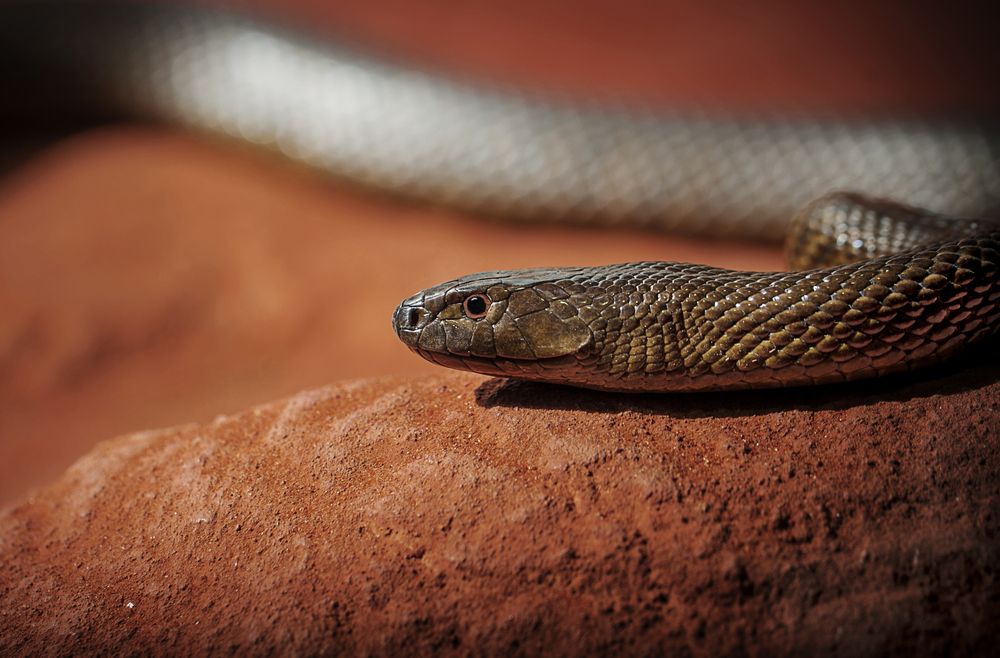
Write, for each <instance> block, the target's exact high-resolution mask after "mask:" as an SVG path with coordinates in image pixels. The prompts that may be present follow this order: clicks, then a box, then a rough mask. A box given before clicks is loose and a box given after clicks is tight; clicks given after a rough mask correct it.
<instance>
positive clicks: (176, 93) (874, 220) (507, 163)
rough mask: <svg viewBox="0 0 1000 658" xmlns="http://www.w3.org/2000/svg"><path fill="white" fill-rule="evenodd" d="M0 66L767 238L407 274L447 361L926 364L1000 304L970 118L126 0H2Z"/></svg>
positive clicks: (695, 382) (117, 101) (374, 179)
mask: <svg viewBox="0 0 1000 658" xmlns="http://www.w3.org/2000/svg"><path fill="white" fill-rule="evenodd" d="M0 85H2V86H3V88H4V89H6V90H8V92H9V93H8V99H9V100H8V101H7V102H5V104H4V105H5V106H4V108H3V109H2V112H3V114H4V115H5V116H9V115H13V116H14V117H18V118H20V119H21V120H38V119H39V117H51V116H56V115H60V116H63V115H64V116H69V115H72V116H73V117H74V118H77V117H82V118H86V119H93V118H102V119H103V118H106V117H122V116H124V117H137V118H141V119H146V120H153V121H162V122H167V123H170V124H172V125H177V126H182V127H184V128H187V129H190V130H192V131H196V132H199V133H203V134H207V135H211V136H214V137H217V138H221V139H229V140H238V141H241V142H244V143H250V144H254V145H256V146H258V147H260V148H263V149H268V150H270V151H272V152H275V153H279V154H281V155H282V156H283V157H286V158H288V159H291V160H295V161H298V162H301V163H304V164H306V165H308V166H310V167H314V168H316V169H319V170H321V171H323V172H326V173H328V174H330V175H331V176H334V177H336V178H339V179H343V180H349V181H352V182H354V183H357V184H359V185H361V186H364V187H369V188H374V189H377V190H382V191H384V192H388V193H391V194H393V195H398V196H401V197H407V198H412V199H417V200H421V201H427V202H431V203H435V204H440V205H445V206H450V207H455V208H459V209H463V210H469V211H473V212H475V213H481V214H486V215H492V216H499V217H505V218H511V219H514V220H520V221H548V222H564V223H573V224H581V225H596V226H609V225H626V226H635V227H642V228H647V229H652V230H665V231H677V232H686V233H696V234H702V235H710V236H726V237H731V236H739V237H744V238H747V239H757V240H762V239H763V240H772V241H774V240H778V239H781V238H782V237H784V238H785V240H786V245H787V251H788V255H789V265H790V269H789V270H788V271H784V272H740V271H731V270H726V269H720V268H714V267H708V266H704V265H697V264H684V263H669V262H637V263H625V264H615V265H607V266H601V267H562V268H534V269H525V270H508V271H493V272H481V273H476V274H470V275H467V276H463V277H460V278H457V279H454V280H451V281H448V282H445V283H442V284H440V285H437V286H434V287H431V288H427V289H426V290H423V291H420V292H418V293H417V294H415V295H412V296H410V297H408V298H407V299H405V300H403V302H402V303H401V304H400V305H399V306H398V307H397V308H396V309H395V311H394V312H393V314H392V324H393V329H394V331H395V332H396V334H397V335H398V336H399V338H400V339H401V340H402V342H403V343H404V344H405V345H406V346H408V347H409V348H411V349H412V350H413V351H414V352H416V353H417V354H419V355H420V356H422V357H424V358H426V359H428V360H429V361H432V362H434V363H437V364H440V365H443V366H446V367H450V368H458V369H462V370H469V371H474V372H479V373H483V374H489V375H495V376H503V377H512V378H519V379H526V380H533V381H541V382H552V383H560V384H568V385H573V386H579V387H585V388H593V389H600V390H609V391H632V392H674V391H702V390H727V389H740V388H766V387H783V386H799V385H811V384H823V383H832V382H842V381H851V380H856V379H861V378H866V377H874V376H881V375H886V374H891V373H895V372H900V371H907V370H912V369H915V368H919V367H923V366H926V365H928V364H931V363H936V362H939V361H941V360H943V359H946V358H948V357H949V356H950V355H952V354H954V353H956V352H958V351H960V350H963V349H966V348H968V347H970V346H973V345H976V344H980V343H983V342H985V341H988V340H990V339H991V338H992V337H993V336H994V335H995V334H996V333H997V331H998V327H1000V310H998V305H1000V301H998V299H1000V284H998V275H997V265H998V263H1000V256H998V250H1000V225H998V223H997V221H996V219H995V218H996V217H997V215H998V211H1000V126H998V123H997V122H996V121H992V120H989V119H987V120H976V119H967V118H966V119H941V118H937V119H928V118H869V117H846V118H840V119H838V118H834V117H822V118H816V117H810V116H801V115H788V116H743V115H738V114H726V113H719V112H696V111H686V112H680V111H677V112H671V111H667V110H663V109H657V108H654V109H651V108H643V107H619V106H617V105H614V104H607V103H601V102H589V101H586V100H581V99H576V98H572V99H568V98H563V97H560V96H558V95H555V94H551V95H542V94H533V93H529V92H523V91H520V90H516V89H510V88H506V87H502V86H499V85H497V86H490V85H485V84H481V83H475V82H470V81H467V80H462V79H456V78H453V77H447V76H442V75H438V74H436V73H434V72H429V71H424V70H420V69H417V68H412V67H409V66H404V65H400V64H398V63H396V62H393V61H390V60H387V59H384V58H379V57H375V56H372V55H369V54H367V53H365V52H363V50H362V49H358V48H354V47H351V46H345V45H343V44H338V43H332V42H330V40H328V39H323V38H318V37H316V36H314V35H310V34H308V33H306V32H304V31H302V30H301V29H298V28H293V27H290V26H287V25H283V24H280V23H276V22H274V21H265V20H260V19H259V18H254V17H249V16H245V15H243V14H240V13H238V12H233V11H229V10H220V9H212V8H207V7H197V6H183V5H176V4H156V3H128V2H92V1H90V2H58V1H56V2H53V1H52V0H42V1H38V2H31V1H24V0H22V1H16V2H8V3H5V4H4V6H3V7H2V8H0ZM358 285H359V286H361V287H363V280H361V281H359V282H358Z"/></svg>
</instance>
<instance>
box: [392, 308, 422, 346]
mask: <svg viewBox="0 0 1000 658" xmlns="http://www.w3.org/2000/svg"><path fill="white" fill-rule="evenodd" d="M429 319H430V313H428V312H427V311H426V310H424V308H423V307H422V306H413V305H410V304H407V303H406V302H403V303H402V304H400V305H399V306H398V307H397V308H396V311H395V312H394V313H393V314H392V328H393V329H394V330H395V331H396V335H397V336H399V338H400V340H402V341H403V342H404V343H406V344H407V345H414V346H415V345H416V343H417V340H418V339H419V338H420V330H421V329H423V328H424V327H425V326H427V322H428V320H429Z"/></svg>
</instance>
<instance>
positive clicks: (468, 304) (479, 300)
mask: <svg viewBox="0 0 1000 658" xmlns="http://www.w3.org/2000/svg"><path fill="white" fill-rule="evenodd" d="M488 308H489V304H488V303H487V302H486V298H485V297H483V296H482V295H472V296H471V297H468V298H467V299H466V300H465V313H466V314H467V315H468V316H469V317H471V318H481V317H483V316H484V315H486V309H488Z"/></svg>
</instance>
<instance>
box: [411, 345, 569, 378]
mask: <svg viewBox="0 0 1000 658" xmlns="http://www.w3.org/2000/svg"><path fill="white" fill-rule="evenodd" d="M410 349H412V350H413V351H414V352H416V353H417V354H419V355H420V356H422V357H423V358H425V359H427V360H428V361H430V362H431V363H436V364H438V365H440V366H444V367H445V368H452V369H454V370H470V371H472V372H476V373H479V374H481V375H494V376H497V377H512V376H513V377H526V376H530V375H532V374H536V373H541V372H543V371H545V370H548V369H552V368H556V367H559V366H562V365H563V364H567V363H574V362H575V361H576V359H575V357H573V356H561V357H552V358H536V359H506V358H496V359H490V358H486V357H481V356H473V355H469V356H459V355H456V354H443V353H441V352H431V351H428V350H424V349H420V348H418V347H411V348H410Z"/></svg>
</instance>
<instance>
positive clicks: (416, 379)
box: [0, 0, 1000, 655]
mask: <svg viewBox="0 0 1000 658" xmlns="http://www.w3.org/2000/svg"><path fill="white" fill-rule="evenodd" d="M237 4H254V5H258V4H261V3H260V2H256V1H255V0H247V1H246V2H237ZM264 4H269V3H267V2H265V3H264ZM277 5H278V3H273V5H272V6H271V8H270V9H268V8H267V7H264V8H263V9H264V11H273V12H276V11H278V10H276V9H275V8H274V7H276V6H277ZM701 6H702V5H697V7H701ZM697 7H696V6H695V5H694V4H690V3H681V2H677V3H674V2H669V3H646V2H642V1H632V0H626V1H625V2H619V3H615V9H614V11H611V10H610V9H609V8H608V6H604V5H602V4H601V3H599V2H595V3H591V2H586V3H580V2H576V1H573V2H562V1H561V0H545V1H544V2H541V1H534V0H532V1H528V0H510V1H509V2H504V3H495V2H488V1H486V0H472V1H471V2H467V3H460V5H456V3H454V2H451V0H427V1H426V2H421V3H409V2H406V1H405V0H365V1H363V2H353V1H346V0H345V1H344V2H337V3H326V2H315V1H314V0H291V1H289V2H284V3H281V10H280V11H282V12H288V14H289V15H290V16H292V17H293V18H297V19H298V20H308V21H309V22H311V23H312V24H315V25H317V26H319V27H320V29H323V30H329V31H330V32H338V33H345V34H348V35H353V36H355V37H356V38H359V39H361V40H363V41H367V42H371V43H374V44H376V45H377V49H381V50H384V51H386V52H389V53H394V54H397V55H400V56H403V57H409V58H413V59H414V60H416V61H418V62H423V63H426V64H428V65H430V66H433V67H441V68H444V69H448V70H455V71H459V72H461V73H463V74H467V75H470V76H473V77H481V78H487V79H493V80H499V81H502V82H507V83H511V84H515V85H518V86H528V87H539V88H545V87H551V86H556V87H560V88H564V89H567V90H569V91H570V92H573V93H581V94H585V95H595V94H596V95H609V96H613V97H615V98H623V99H633V100H635V99H648V100H652V101H653V102H655V103H662V104H666V105H673V104H678V103H679V104H681V105H685V104H687V105H691V104H717V105H722V106H725V107H735V108H740V107H743V108H753V109H764V110H769V109H776V108H782V107H804V108H808V109H811V110H814V111H828V110H829V111H834V110H840V111H844V110H847V111H850V110H875V111H898V110H900V109H906V110H914V111H919V110H924V111H928V110H929V111H934V110H942V111H952V110H954V109H956V108H958V109H963V108H965V109H968V108H990V107H993V108H995V107H998V106H1000V102H998V99H1000V96H998V95H1000V91H998V88H997V86H996V85H994V84H992V82H993V79H994V77H995V72H996V70H997V66H998V65H1000V56H998V52H1000V50H998V49H997V48H996V47H994V46H993V45H992V44H993V42H994V41H995V38H994V35H993V31H992V30H991V28H992V26H993V24H994V22H992V21H989V20H985V18H984V17H980V16H977V15H976V14H975V12H974V11H973V10H972V9H971V5H968V6H952V7H948V8H947V9H944V8H941V9H939V8H936V6H934V7H932V6H931V5H929V4H927V3H918V4H917V5H914V4H913V3H909V2H900V3H895V4H893V3H880V4H879V5H878V6H877V7H876V6H873V5H871V3H826V4H823V5H820V4H817V3H812V4H803V3H774V4H768V5H766V6H765V5H755V7H754V10H753V11H752V12H751V11H748V10H746V9H745V3H738V2H731V3H723V4H722V5H718V4H717V5H713V7H712V8H707V9H698V8H697ZM942 7H944V6H943V5H942ZM14 137H19V136H17V135H15V136H14ZM13 141H16V140H8V139H6V138H5V139H4V140H3V145H4V146H5V147H7V146H9V145H10V144H11V143H13ZM0 156H2V162H3V165H4V170H3V173H4V176H3V179H2V180H0V308H2V309H3V313H2V314H0V502H3V503H7V504H8V505H9V507H8V509H7V511H6V512H4V513H3V514H2V515H0V654H4V655H6V654H8V653H14V652H17V653H24V652H32V653H42V652H43V653H76V652H79V651H82V650H84V649H95V650H96V649H99V648H102V649H112V650H114V649H117V650H119V651H126V650H132V649H138V648H150V649H153V650H159V651H169V652H172V653H186V652H189V651H194V650H195V649H198V650H204V649H206V648H208V649H216V650H217V651H219V652H222V651H228V650H230V649H231V648H234V647H235V648H237V649H240V650H243V651H245V652H255V653H263V652H264V650H265V649H267V648H276V649H278V648H280V649H281V650H282V651H283V652H289V651H290V650H292V649H295V648H299V649H301V650H302V651H318V650H321V649H324V648H326V649H331V650H332V649H337V648H343V649H357V650H361V649H369V650H371V651H372V652H374V653H392V652H395V650H397V649H403V650H411V651H412V650H420V649H426V648H431V647H441V648H444V649H449V650H454V651H455V652H463V651H466V650H471V649H472V648H474V647H482V648H484V649H485V650H486V651H492V652H494V653H518V652H519V651H520V652H529V651H530V652H536V653H537V652H538V651H541V650H542V649H552V648H557V649H561V650H562V651H563V652H564V653H573V652H583V651H589V652H597V651H610V650H630V651H632V652H634V653H639V652H642V651H644V650H652V649H654V648H657V649H658V648H677V649H678V651H679V652H680V651H681V650H682V649H686V650H690V653H692V654H696V655H714V654H717V653H720V652H723V653H741V652H742V651H744V650H745V651H746V652H748V653H756V654H761V655H766V654H774V653H800V654H808V653H810V652H811V651H812V650H813V649H815V650H817V651H819V650H825V651H826V652H833V651H837V652H839V653H840V654H842V655H854V654H855V653H859V652H860V653H883V652H894V653H906V654H908V653H910V652H921V653H948V652H949V651H950V653H951V654H952V655H961V654H964V653H977V652H978V653H989V651H990V649H991V648H992V647H994V646H995V645H996V643H997V642H996V641H997V637H996V634H997V633H996V631H995V630H994V628H993V627H992V626H990V625H989V622H990V620H992V619H996V618H998V617H1000V610H998V605H1000V604H998V597H997V594H996V592H997V590H998V587H997V574H996V566H995V565H996V564H997V563H998V557H1000V549H998V539H997V525H998V521H997V514H996V509H997V508H998V504H997V503H998V475H997V474H998V473H1000V469H998V466H1000V460H998V456H997V452H998V442H1000V438H998V437H1000V432H998V429H1000V428H998V414H997V402H998V395H1000V387H998V384H997V374H998V372H997V369H996V366H995V365H990V363H989V362H987V363H986V364H985V365H982V366H980V367H973V366H972V365H970V362H965V363H964V364H957V365H955V366H953V367H952V368H951V369H950V370H946V371H938V372H936V373H930V374H928V375H925V376H921V377H919V378H917V379H916V380H915V381H912V382H907V381H903V380H896V381H895V382H890V383H888V384H868V385H863V386H861V387H860V389H859V390H857V391H856V392H850V391H849V390H848V389H824V390H820V391H812V392H807V391H799V392H772V393H763V394H753V395H735V396H734V395H726V396H698V397H688V396H685V397H679V398H673V397H671V398H666V397H664V398H654V397H638V398H627V397H620V396H607V397H606V396H600V395H597V394H594V393H588V392H578V391H568V390H562V389H542V388H539V387H533V386H518V385H513V386H512V385H507V384H498V383H496V382H494V383H489V384H485V385H483V384H482V382H484V381H487V380H483V379H480V378H475V377H472V376H462V375H454V374H443V373H440V372H438V371H434V370H432V369H431V367H430V366H428V365H427V364H425V363H424V362H423V361H422V360H420V359H418V358H416V357H414V356H413V355H411V354H409V353H408V352H407V351H406V350H405V349H404V348H403V347H402V346H400V345H399V343H398V342H397V341H396V339H395V337H394V336H393V335H392V332H391V331H390V330H389V326H388V318H389V314H390V313H391V310H392V308H393V307H394V305H395V304H396V302H397V301H398V300H399V299H401V298H402V297H404V296H406V295H408V294H410V293H411V292H413V291H414V290H415V289H417V288H419V287H422V286H425V285H428V284H430V283H433V282H436V281H439V280H442V279H445V278H449V277H452V276H454V275H456V274H459V273H463V272H468V271H471V270H475V269H486V268H494V267H520V266H529V265H541V264H571V263H579V264H585V263H598V262H610V261H621V260H634V259H644V258H661V259H674V260H688V261H698V262H706V263H712V264H717V265H722V266H728V267H745V268H758V269H770V268H776V267H779V266H780V258H779V256H778V254H777V251H776V250H774V249H770V248H761V247H750V248H747V247H744V246H737V245H734V244H724V245H719V244H716V243H711V242H703V241H693V240H688V239H678V238H676V237H673V236H648V235H642V234H637V233H628V232H624V231H615V232H610V233H598V232H582V233H576V232H571V231H568V230H564V229H559V228H551V227H550V228H544V227H543V228H530V229H529V228H526V227H511V226H503V225H498V224H490V223H485V222H482V221H472V219H473V218H469V217H464V216H461V215H459V214H456V213H451V212H447V211H442V210H437V209H433V208H425V207H417V206H413V205H407V204H403V203H398V202H393V201H387V200H384V199H379V198H376V197H373V196H371V195H368V194H364V193H361V192H357V191H354V190H350V189H346V188H345V187H344V186H340V185H333V184H330V183H329V182H328V181H325V180H321V179H320V178H319V177H317V176H313V175H311V174H308V173H305V172H302V171H299V170H296V169H295V168H293V167H289V166H287V165H285V164H282V163H279V162H276V161H273V160H271V159H270V158H268V157H267V156H264V155H261V154H257V153H253V152H250V151H246V150H242V149H240V148H237V147H232V146H229V145H222V144H216V143H212V142H210V141H208V140H201V139H197V138H193V137H190V136H184V135H180V134H178V133H176V132H174V131H170V130H168V129H165V128H152V127H143V128H137V127H116V128H109V129H104V130H100V131H96V132H90V133H87V134H85V135H81V136H78V137H76V138H74V139H72V140H69V141H65V142H59V143H54V144H52V145H50V146H49V147H47V148H45V149H40V150H35V151H33V152H32V153H31V154H30V157H28V158H26V159H16V158H15V159H11V157H10V154H9V153H0ZM15 165H16V166H15ZM987 356H990V355H989V353H988V351H987V352H986V353H984V354H980V355H979V357H980V358H981V360H983V361H987V359H986V358H982V357H987ZM372 375H380V376H381V375H395V376H397V378H394V379H378V380H364V381H354V382H353V383H352V382H350V381H344V380H351V379H355V380H356V378H359V377H370V376H372ZM398 377H403V378H398ZM421 377H427V379H426V380H421V379H420V378H421ZM338 380H340V381H342V383H340V384H336V385H334V386H333V387H331V388H328V389H322V390H320V391H318V392H314V393H309V394H303V395H300V396H298V397H295V398H292V399H291V400H290V401H288V402H283V403H275V404H273V405H268V406H264V407H261V408H259V409H258V410H257V411H253V412H247V413H243V414H241V415H238V416H233V417H231V418H223V419H221V420H218V421H215V422H212V423H209V424H207V425H187V426H184V427H182V428H180V429H177V430H164V431H157V432H149V433H144V434H140V435H136V436H130V437H124V438H120V439H116V440H113V441H111V442H107V443H104V444H101V445H100V446H99V447H97V448H96V449H95V450H94V451H92V452H91V453H90V454H89V455H87V456H86V457H84V458H83V459H82V460H80V461H78V462H77V463H76V464H75V465H74V466H72V468H71V469H70V470H69V471H68V472H66V474H65V475H64V476H62V477H61V478H59V479H56V478H57V477H58V476H59V474H60V473H61V472H62V471H63V470H64V469H65V468H66V467H67V466H69V465H70V464H72V463H73V462H74V461H75V460H77V458H78V457H80V456H81V455H83V454H85V453H86V452H87V451H88V449H90V448H91V446H93V444H94V443H95V442H96V441H98V440H100V439H103V438H106V437H109V436H114V435H116V434H122V433H125V432H132V431H136V430H142V429H146V428H150V427H160V426H165V425H171V424H176V423H186V422H190V421H199V422H207V421H209V420H210V419H211V418H212V417H213V416H214V415H216V414H219V413H236V412H238V411H239V410H240V409H243V408H245V407H247V406H248V405H251V404H257V403H262V402H265V401H266V400H269V399H274V398H278V397H281V396H286V395H289V394H291V393H293V392H295V391H297V390H301V389H303V388H312V387H316V386H319V385H322V384H324V383H327V382H331V381H338ZM851 390H854V389H851ZM53 480H55V482H54V483H53V484H49V485H48V486H45V487H44V488H41V489H37V490H36V491H35V492H34V493H32V494H30V495H29V494H28V493H27V492H28V491H29V489H30V488H32V487H40V486H42V485H44V484H45V483H48V482H52V481H53ZM18 499H19V500H20V502H13V501H15V500H18ZM130 603H131V605H129V604H130ZM515 643H519V644H515Z"/></svg>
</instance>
